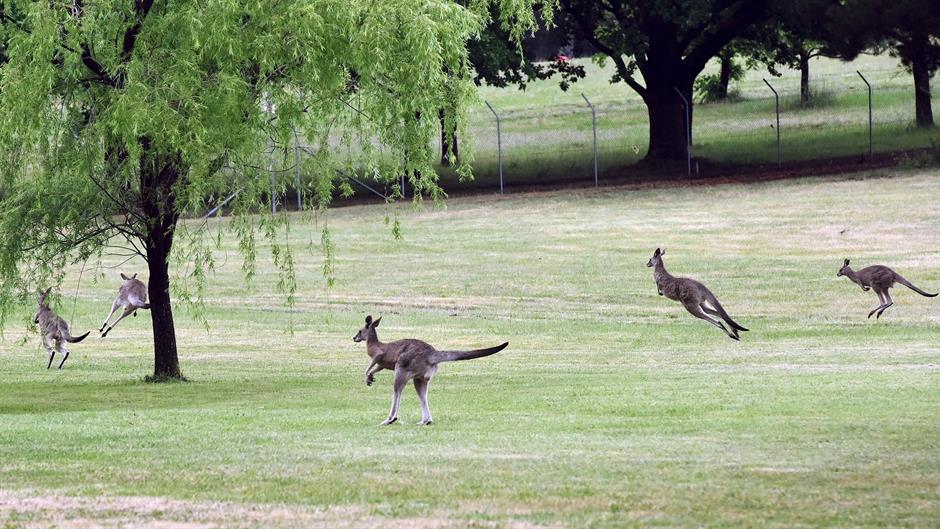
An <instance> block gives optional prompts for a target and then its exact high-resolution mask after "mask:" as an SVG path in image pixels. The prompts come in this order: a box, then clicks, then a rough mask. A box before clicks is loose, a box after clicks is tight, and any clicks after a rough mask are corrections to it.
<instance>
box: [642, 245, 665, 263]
mask: <svg viewBox="0 0 940 529" xmlns="http://www.w3.org/2000/svg"><path fill="white" fill-rule="evenodd" d="M665 254H666V250H664V249H663V250H660V249H659V248H656V251H655V252H653V257H650V260H649V261H647V262H646V266H647V267H649V268H652V267H654V266H657V265H660V264H662V263H663V255H665Z"/></svg>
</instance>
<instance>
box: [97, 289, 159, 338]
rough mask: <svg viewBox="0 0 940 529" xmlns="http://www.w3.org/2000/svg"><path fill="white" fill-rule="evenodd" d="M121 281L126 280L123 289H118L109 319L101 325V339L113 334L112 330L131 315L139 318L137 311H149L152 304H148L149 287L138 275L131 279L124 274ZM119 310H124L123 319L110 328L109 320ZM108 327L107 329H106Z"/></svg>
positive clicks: (99, 330)
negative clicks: (110, 333)
mask: <svg viewBox="0 0 940 529" xmlns="http://www.w3.org/2000/svg"><path fill="white" fill-rule="evenodd" d="M121 279H123V280H124V284H123V285H121V288H120V289H118V295H117V297H116V298H114V302H113V303H111V313H110V314H108V317H107V318H105V319H104V323H102V324H101V328H100V329H98V332H100V333H101V337H102V338H104V337H105V336H107V335H108V333H109V332H111V329H113V328H114V326H115V325H117V324H118V322H119V321H121V320H123V319H124V318H126V317H128V316H130V315H131V314H133V315H134V317H135V318H136V317H137V309H149V308H150V303H147V285H145V284H144V283H143V281H141V280H139V279H137V274H134V275H132V276H130V277H127V276H126V275H124V274H123V273H122V274H121ZM118 308H123V309H124V314H121V317H120V318H118V319H117V320H115V322H114V323H112V324H111V325H110V326H108V320H110V319H111V316H114V313H115V312H117V310H118ZM106 327H107V329H105V328H106Z"/></svg>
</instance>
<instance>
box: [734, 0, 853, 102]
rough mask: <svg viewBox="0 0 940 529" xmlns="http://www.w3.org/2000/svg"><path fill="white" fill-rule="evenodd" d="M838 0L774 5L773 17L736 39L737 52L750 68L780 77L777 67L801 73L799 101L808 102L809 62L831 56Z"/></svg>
mask: <svg viewBox="0 0 940 529" xmlns="http://www.w3.org/2000/svg"><path fill="white" fill-rule="evenodd" d="M840 4H841V2H840V0H793V1H791V2H780V3H777V4H775V5H773V6H772V7H771V8H770V9H771V10H772V18H771V19H770V20H768V21H767V22H765V23H764V24H760V25H757V26H755V27H754V28H752V29H750V30H748V31H747V32H745V33H744V35H742V37H741V38H739V39H737V40H736V41H735V42H736V50H737V52H738V53H739V54H741V55H742V56H743V57H745V58H746V59H747V61H748V62H749V63H750V64H751V65H755V64H756V63H763V64H764V65H765V66H766V67H767V69H768V70H769V71H770V73H771V74H773V75H776V76H779V75H780V73H779V72H778V71H777V67H778V66H784V67H787V68H790V69H793V70H798V71H799V72H800V102H801V103H803V104H807V103H809V102H810V98H811V92H810V61H811V60H812V59H814V58H816V57H822V56H832V55H834V54H835V51H834V50H833V49H832V47H831V45H830V44H829V42H830V41H831V40H832V39H833V35H832V33H831V32H830V26H831V20H830V16H832V15H833V14H834V10H835V8H836V7H838V6H839V5H840Z"/></svg>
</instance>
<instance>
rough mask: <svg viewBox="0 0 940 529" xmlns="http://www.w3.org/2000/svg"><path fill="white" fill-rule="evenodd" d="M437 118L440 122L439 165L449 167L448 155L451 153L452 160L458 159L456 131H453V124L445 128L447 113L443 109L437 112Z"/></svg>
mask: <svg viewBox="0 0 940 529" xmlns="http://www.w3.org/2000/svg"><path fill="white" fill-rule="evenodd" d="M438 118H439V119H440V121H441V165H443V166H444V167H450V154H451V153H453V155H454V160H455V161H458V160H459V159H460V154H459V152H458V149H457V131H456V130H454V127H453V123H451V127H450V128H448V126H447V111H446V110H444V109H443V108H442V109H440V111H439V112H438Z"/></svg>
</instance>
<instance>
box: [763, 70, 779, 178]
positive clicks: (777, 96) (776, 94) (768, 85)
mask: <svg viewBox="0 0 940 529" xmlns="http://www.w3.org/2000/svg"><path fill="white" fill-rule="evenodd" d="M764 84H765V85H767V88H770V91H771V92H773V93H774V101H775V102H776V107H777V167H780V166H781V165H782V164H783V161H782V159H781V158H780V94H778V93H777V91H776V90H774V87H773V86H771V85H770V83H768V82H767V79H764Z"/></svg>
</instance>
